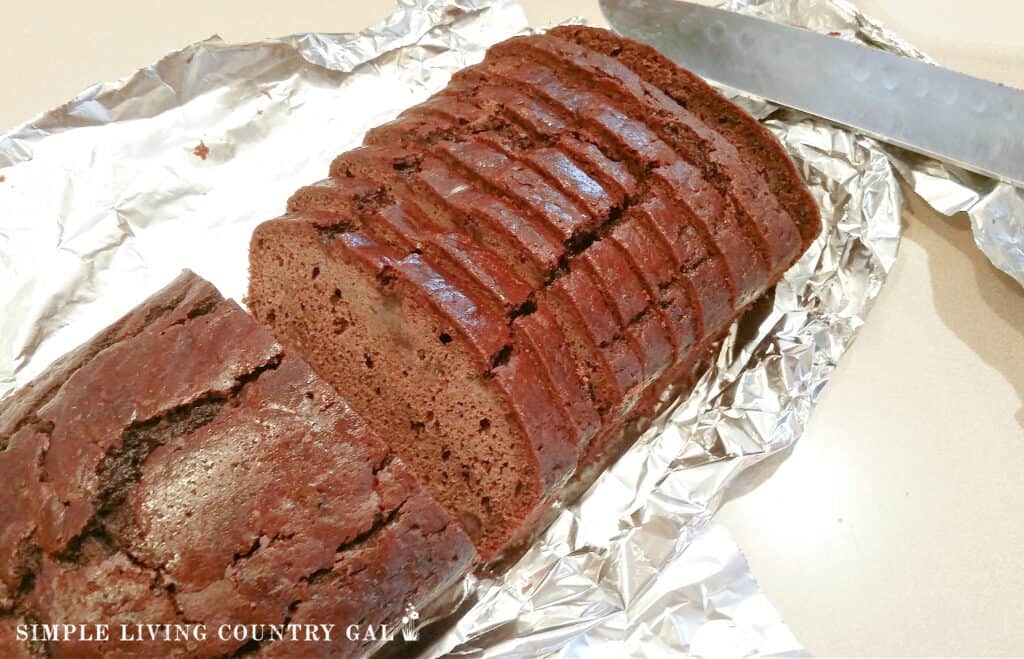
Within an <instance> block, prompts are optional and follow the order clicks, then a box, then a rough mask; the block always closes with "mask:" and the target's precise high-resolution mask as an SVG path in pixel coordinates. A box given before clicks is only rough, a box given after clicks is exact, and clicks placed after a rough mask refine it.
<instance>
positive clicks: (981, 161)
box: [600, 0, 1024, 186]
mask: <svg viewBox="0 0 1024 659" xmlns="http://www.w3.org/2000/svg"><path fill="white" fill-rule="evenodd" d="M600 4H601V10H602V12H603V13H604V15H605V18H607V19H608V22H609V23H610V24H611V26H612V27H613V28H614V29H615V30H616V31H618V32H619V33H621V34H622V35H624V36H626V37H629V38H632V39H636V40H637V41H642V42H645V43H647V44H650V45H652V46H654V47H655V48H657V49H658V50H660V51H661V52H662V53H664V54H665V55H666V56H668V57H670V58H671V59H673V60H674V61H676V62H677V63H678V64H679V65H680V66H683V67H685V68H687V69H690V70H691V71H693V72H695V73H697V74H698V75H700V76H702V77H704V78H708V79H710V80H713V81H715V82H718V83H721V84H724V85H728V86H730V87H733V88H735V89H738V90H740V91H742V92H747V93H751V94H755V95H757V96H760V97H762V98H764V99H766V100H768V101H771V102H773V103H776V104H778V105H785V106H788V107H792V108H796V109H798V110H801V111H803V112H806V113H808V114H813V115H817V116H820V117H823V118H826V119H829V120H831V121H834V122H836V123H839V124H842V125H844V126H847V127H849V128H852V129H854V130H857V131H861V132H863V133H865V134H868V135H870V136H872V137H875V138H878V139H880V140H882V141H885V142H888V143H891V144H895V145H898V146H901V147H903V148H906V149H909V150H911V151H915V152H918V153H922V154H925V155H927V156H931V157H934V158H938V159H940V160H944V161H946V162H950V163H953V164H956V165H960V166H961V167H964V168H966V169H969V170H972V171H975V172H979V173H982V174H986V175H988V176H993V177H996V178H999V179H1002V180H1004V181H1007V182H1009V183H1013V184H1015V185H1019V186H1024V92H1021V91H1018V90H1016V89H1012V88H1010V87H1007V86H1005V85H999V84H996V83H993V82H988V81H987V80H981V79H979V78H974V77H971V76H968V75H965V74H962V73H957V72H955V71H950V70H949V69H945V68H942V67H939V66H935V65H933V64H928V63H925V62H920V61H917V60H914V59H911V58H908V57H901V56H899V55H894V54H892V53H888V52H885V51H882V50H878V49H876V48H870V47H867V46H861V45H859V44H855V43H851V42H848V41H844V40H842V39H836V38H834V37H831V36H828V35H824V34H820V33H817V32H812V31H810V30H805V29H801V28H796V27H791V26H788V25H782V24H780V23H774V22H771V21H767V20H763V19H760V18H754V17H750V16H744V15H742V14H737V13H735V12H731V11H725V10H722V9H717V8H713V7H704V6H701V5H696V4H693V3H690V2H680V1H679V0H600Z"/></svg>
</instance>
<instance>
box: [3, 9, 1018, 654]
mask: <svg viewBox="0 0 1024 659" xmlns="http://www.w3.org/2000/svg"><path fill="white" fill-rule="evenodd" d="M523 4H524V5H525V6H526V8H527V12H528V14H529V15H530V18H531V20H532V22H533V23H534V24H537V25H540V24H544V23H546V22H551V21H556V20H560V19H562V18H565V17H567V16H570V15H580V16H584V17H587V18H589V19H590V20H591V21H593V22H595V23H600V22H601V19H600V15H599V12H598V9H597V1H596V0H572V1H569V2H552V1H551V0H523ZM856 4H858V5H859V6H860V7H862V8H863V9H864V10H865V11H866V12H867V13H868V14H869V15H872V16H874V17H875V18H877V19H879V20H881V21H883V22H884V23H886V24H887V25H888V27H890V28H891V29H893V30H894V31H896V32H898V33H899V34H900V35H902V36H903V37H904V38H906V39H908V40H909V41H911V42H912V43H914V44H915V45H917V46H918V47H920V48H921V49H923V50H924V51H926V52H928V53H930V54H931V55H932V56H933V57H935V58H936V59H937V60H938V61H939V62H940V63H942V64H945V65H947V66H950V67H952V68H956V69H960V70H963V71H965V72H968V73H973V74H975V75H979V76H983V77H987V78H990V79H993V80H998V81H1001V82H1005V83H1008V84H1011V85H1015V86H1018V87H1024V41H1022V39H1021V36H1020V27H1021V25H1024V4H1022V3H1020V2H1019V0H974V1H973V2H969V3H963V2H954V1H953V0H859V1H858V2H856ZM68 6H69V5H65V4H64V3H39V2H7V3H4V7H3V8H2V9H0V21H2V24H3V27H4V29H3V32H4V39H3V46H2V48H3V54H2V56H0V89H3V90H4V94H3V97H4V100H3V102H2V103H0V128H3V127H12V126H14V125H15V124H17V123H20V122H21V121H23V120H25V119H28V118H29V117H31V116H32V115H34V114H36V113H38V112H40V111H43V110H46V109H49V108H50V107H52V106H54V105H56V104H59V103H61V102H63V101H65V100H67V99H68V98H70V97H72V96H73V95H74V94H75V93H77V92H78V91H80V90H81V89H83V88H84V87H86V86H87V85H89V84H91V83H93V82H96V81H100V80H113V79H116V78H119V77H121V76H123V75H125V74H128V73H130V72H132V71H133V70H135V69H137V68H139V67H141V66H144V65H146V64H148V63H150V62H152V61H154V60H155V59H157V58H158V57H159V56H160V55H162V54H163V53H165V52H167V51H169V50H174V49H177V48H179V47H181V46H183V45H185V44H187V43H190V42H192V41H196V40H199V39H202V38H205V37H207V36H209V35H211V34H214V33H218V34H220V35H221V36H223V37H224V38H225V39H228V40H232V41H242V40H250V39H258V38H261V37H265V36H276V35H281V34H287V33H292V32H298V31H324V32H342V31H353V30H358V29H360V28H362V27H363V26H365V25H367V24H369V23H371V22H373V21H376V20H378V19H380V18H382V17H383V16H385V15H386V14H388V13H390V11H391V10H392V7H393V5H392V2H391V0H362V1H360V2H337V0H293V1H292V2H288V3H275V4H266V5H262V6H260V5H254V4H253V3H251V2H243V1H242V0H217V1H216V2H208V1H202V0H176V2H174V3H167V4H164V5H162V7H161V8H160V9H154V7H155V5H153V4H152V3H140V2H131V1H129V0H107V1H106V2H102V3H89V4H87V5H86V4H78V5H75V6H76V7H77V9H76V10H74V11H68V9H67V7H68ZM0 221H2V218H0ZM904 228H905V237H904V241H903V244H902V247H901V251H900V257H899V259H898V261H897V263H896V266H895V268H894V270H893V272H892V275H891V277H890V279H889V282H888V283H887V284H886V286H885V287H884V288H883V290H882V293H881V296H880V297H879V299H878V302H877V305H876V307H875V310H874V311H873V312H872V313H871V316H870V318H869V321H868V323H867V325H866V326H865V327H864V328H863V329H862V331H861V333H860V336H859V337H858V339H857V341H856V343H855V344H854V346H853V347H852V348H851V350H850V351H849V353H848V354H847V356H846V357H844V359H843V360H842V362H841V364H840V366H839V368H838V370H837V372H836V373H835V377H834V379H833V381H832V383H831V384H830V385H829V387H828V390H827V392H826V394H825V397H824V400H823V401H822V403H821V405H820V407H819V408H818V409H817V410H816V412H815V414H814V417H813V419H812V422H811V424H810V427H809V428H808V430H807V433H806V434H805V436H804V437H803V439H801V441H800V443H799V444H798V445H797V447H796V448H795V450H794V451H793V453H792V455H791V456H790V457H789V459H788V460H786V461H785V462H783V463H782V465H781V466H779V468H778V469H777V470H776V471H775V472H774V473H773V474H770V476H769V477H767V478H766V479H765V480H764V482H762V483H761V484H760V485H759V486H758V487H757V488H756V489H754V490H753V491H751V492H748V493H746V494H744V495H743V496H741V497H738V498H736V499H734V500H732V501H731V502H729V503H728V504H727V505H726V506H725V508H724V509H723V511H722V513H721V514H720V516H719V519H720V520H721V521H723V522H724V523H725V524H726V526H727V527H728V528H729V529H730V531H731V532H732V533H733V535H734V537H735V538H736V540H737V542H738V543H739V544H740V546H741V547H742V548H743V550H744V551H745V553H746V555H747V557H748V559H749V560H750V564H751V566H752V568H753V571H754V574H755V575H756V576H757V578H758V580H759V581H760V583H761V585H762V587H763V589H764V591H765V592H766V594H767V595H768V597H769V598H770V599H771V601H772V602H774V604H775V605H776V606H777V607H778V609H779V610H780V611H781V612H782V615H783V616H784V618H785V619H786V621H787V622H788V623H789V625H790V627H791V628H792V630H793V632H794V633H795V634H796V636H797V637H798V638H799V639H801V640H802V641H803V642H804V643H805V644H806V646H807V648H808V649H809V650H810V651H812V652H814V653H816V654H820V655H908V654H909V655H922V654H924V655H965V654H970V655H986V654H1004V655H1005V654H1024V568H1022V565H1021V557H1020V554H1021V548H1022V547H1024V505H1022V501H1024V403H1022V400H1024V288H1021V287H1020V286H1018V285H1017V284H1016V283H1014V282H1013V281H1012V280H1011V279H1010V278H1009V277H1007V276H1005V275H1002V274H1000V273H999V272H997V271H996V270H995V269H994V268H993V267H992V266H991V265H990V264H989V263H988V261H987V260H986V259H985V257H984V256H983V255H982V254H981V253H980V252H979V251H978V250H977V249H976V248H975V247H974V244H973V242H972V239H971V233H970V230H969V228H968V226H967V221H966V218H964V217H956V218H953V219H951V220H950V219H944V218H941V217H939V216H937V215H935V214H934V213H931V212H929V211H928V210H927V209H925V208H924V207H923V204H922V203H921V202H920V201H919V200H916V199H911V204H910V210H909V212H907V213H906V214H905V217H904ZM765 475H766V476H768V474H767V473H766V474H765Z"/></svg>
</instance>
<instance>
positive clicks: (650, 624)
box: [0, 0, 1024, 657]
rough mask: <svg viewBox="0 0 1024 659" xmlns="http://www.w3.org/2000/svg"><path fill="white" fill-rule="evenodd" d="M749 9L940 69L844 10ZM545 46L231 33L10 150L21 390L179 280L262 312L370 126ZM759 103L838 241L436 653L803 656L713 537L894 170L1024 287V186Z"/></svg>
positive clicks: (834, 353)
mask: <svg viewBox="0 0 1024 659" xmlns="http://www.w3.org/2000/svg"><path fill="white" fill-rule="evenodd" d="M730 6H731V7H732V8H734V9H737V10H741V11H749V12H754V13H758V14H761V15H763V16H767V17H770V18H773V19H777V20H784V21H787V22H790V23H795V24H798V25H804V26H809V27H811V28H813V29H817V30H825V31H837V32H840V33H841V35H842V36H843V37H845V38H851V39H859V40H862V41H865V42H868V43H871V44H873V45H876V46H880V47H885V48H890V49H893V50H897V51H899V52H904V53H906V54H910V55H913V56H919V53H917V51H914V50H913V49H912V48H910V47H909V46H908V45H906V44H904V43H903V42H901V41H899V40H898V39H896V38H895V37H893V36H892V35H890V34H888V33H887V32H885V31H884V30H883V29H882V28H880V27H879V26H877V25H875V24H874V23H871V22H870V21H868V20H866V19H865V18H864V17H863V16H861V15H859V14H858V13H857V12H856V11H855V10H854V9H852V8H851V7H850V6H848V5H846V4H840V3H838V2H831V3H829V2H811V1H810V0H808V1H805V2H796V1H795V0H794V1H788V2H784V1H781V0H779V1H770V2H760V3H758V2H750V3H742V2H741V3H736V2H734V3H732V4H731V5H730ZM526 28H527V25H526V19H525V15H524V14H523V12H522V9H521V8H520V7H519V6H518V5H517V4H516V3H515V2H513V0H401V2H400V4H399V7H398V9H397V11H396V12H395V13H394V14H393V15H392V16H391V17H390V18H388V19H386V20H385V21H383V22H382V23H380V24H378V25H376V26H374V27H372V28H369V29H368V30H365V31H363V32H361V33H358V34H303V35H295V36H291V37H285V38H282V39H278V40H268V41H262V42H256V43H247V44H227V43H223V42H221V41H220V40H219V39H210V40H207V41H203V42H200V43H197V44H193V45H191V46H189V47H187V48H184V49H182V50H181V51H178V52H175V53H171V54H169V55H167V56H166V57H165V58H163V59H162V60H160V61H159V62H157V63H156V64H153V65H152V66H149V67H147V68H145V69H143V70H141V71H138V72H137V73H135V74H134V75H132V76H131V77H129V78H126V79H124V80H121V81H119V82H115V83H105V84H100V85H96V86H94V87H92V88H90V89H88V90H86V91H85V92H83V93H82V94H80V95H79V96H77V97H76V98H74V99H72V100H71V101H69V102H68V103H67V104H65V105H63V106H61V107H59V108H57V109H55V110H53V111H51V112H48V113H45V114H43V115H41V116H39V117H37V118H36V119H34V120H32V121H31V122H29V123H28V124H26V125H25V126H22V127H20V128H18V129H15V130H14V131H11V132H9V133H7V134H6V135H4V136H2V137H0V176H2V177H3V182H0V279H2V281H3V282H4V285H3V287H2V288H0V304H2V306H3V309H4V314H3V315H2V316H0V394H2V393H5V392H9V391H11V390H13V389H14V388H15V387H17V386H20V385H22V384H24V383H26V382H27V381H29V380H31V379H32V378H33V377H34V376H35V375H37V374H38V373H39V372H40V371H41V370H42V369H43V368H45V367H46V365H47V364H49V363H50V362H51V361H52V360H53V359H55V358H56V357H58V356H59V355H60V354H62V353H64V352H65V351H67V350H68V349H70V348H72V347H73V346H75V345H77V344H79V343H81V342H82V341H84V340H85V339H87V338H88V337H90V336H91V335H93V334H94V333H95V332H96V331H98V330H99V329H101V328H102V327H104V326H105V325H106V324H108V323H110V322H111V321H113V320H114V319H116V318H117V317H118V316H120V315H121V314H123V313H124V312H126V311H127V310H128V309H130V308H131V307H132V306H134V305H135V304H137V303H138V302H139V301H141V300H142V299H144V298H145V297H146V296H147V295H149V294H150V293H152V292H153V291H155V290H157V289H158V288H160V287H161V286H162V285H164V284H165V283H166V282H167V281H169V280H170V279H171V278H172V277H173V276H174V275H176V274H177V273H178V272H179V271H180V270H181V269H182V268H185V267H187V268H191V269H193V270H195V271H196V272H197V273H199V274H200V275H202V276H204V277H206V278H208V279H210V280H211V281H212V282H213V283H214V284H216V285H217V286H218V287H219V288H220V289H221V290H222V291H223V292H224V293H225V295H229V296H232V297H235V298H236V299H240V298H241V296H242V295H243V294H244V292H245V289H246V277H247V253H246V252H247V247H248V239H249V235H250V233H251V231H252V230H253V228H254V227H255V226H256V225H257V224H258V223H260V222H262V221H263V220H266V219H269V218H272V217H274V216H276V215H278V214H280V213H281V212H283V210H284V202H285V200H286V199H287V198H288V196H289V195H290V194H291V192H292V191H294V190H295V189H296V188H298V187H299V186H301V185H303V184H307V183H310V182H313V181H316V180H318V179H320V178H323V177H324V176H326V173H327V165H328V163H329V162H330V160H331V159H332V158H333V157H334V156H335V155H337V154H338V153H341V152H342V151H344V150H346V149H348V148H350V147H352V146H355V145H357V144H358V143H359V141H360V139H361V137H362V135H363V133H364V132H365V131H366V130H367V129H368V128H370V127H372V126H374V125H377V124H379V123H382V122H384V121H387V120H388V119H390V118H392V117H393V116H395V115H396V114H397V113H398V112H400V111H401V110H402V109H404V108H406V107H408V106H410V105H413V104H415V103H417V102H419V101H422V100H423V99H425V98H426V97H427V96H428V95H429V94H431V93H433V92H434V91H436V90H438V89H440V88H441V87H443V86H444V84H445V83H446V82H447V80H448V78H449V76H450V75H451V73H452V72H453V71H455V70H457V69H459V68H461V67H463V66H466V65H468V64H471V63H474V62H476V61H478V60H479V59H481V58H482V56H483V53H484V50H485V49H486V47H487V46H489V45H490V44H492V43H494V42H496V41H499V40H501V39H504V38H507V37H509V36H512V35H513V34H516V33H518V32H521V31H523V30H525V29H526ZM737 101H739V102H741V103H742V104H743V105H744V106H745V107H746V108H748V109H749V110H750V111H752V112H754V113H755V114H756V116H758V117H759V118H762V119H763V120H764V121H765V122H766V124H767V125H768V126H769V127H770V128H771V129H772V130H773V131H774V132H775V133H776V135H778V137H779V138H780V139H781V140H782V141H783V142H784V143H785V145H786V146H787V148H788V149H789V151H790V153H791V154H792V155H793V157H794V158H795V159H796V161H797V163H798V165H799V167H800V168H801V170H802V172H803V174H804V176H805V177H806V179H807V181H808V183H809V185H810V187H811V189H812V191H813V193H814V195H815V197H816V199H817V200H818V203H819V205H820V207H821V211H822V215H823V221H824V230H823V232H822V235H821V236H820V237H819V238H818V240H817V241H816V242H815V243H814V245H813V246H812V247H811V249H810V250H809V251H808V253H807V254H805V255H804V257H803V258H802V259H801V260H800V262H799V263H798V264H797V265H796V266H794V267H793V269H792V270H791V271H790V272H789V273H788V274H787V275H786V278H785V279H784V281H783V282H782V283H780V284H779V285H778V286H777V287H776V290H775V291H774V293H773V294H770V295H769V296H768V297H767V298H766V299H765V300H763V301H762V302H761V303H759V304H758V305H757V306H756V307H755V309H754V310H753V311H752V312H751V313H750V314H748V315H747V316H746V317H745V318H744V319H743V320H742V321H741V323H739V324H738V325H737V326H735V327H733V328H732V331H731V333H730V335H729V337H728V338H727V339H726V340H725V341H724V343H723V345H722V347H721V350H720V351H719V354H718V356H717V359H716V362H715V364H714V366H713V367H712V368H711V369H710V371H709V372H708V373H707V374H706V375H705V376H704V377H703V378H702V379H701V381H700V382H699V384H698V386H697V388H696V390H695V391H694V392H693V393H692V395H689V396H686V397H678V396H677V399H672V397H671V396H669V397H667V398H666V401H665V409H664V411H663V413H662V414H661V416H660V417H659V419H658V420H657V422H656V423H655V424H653V426H652V427H651V428H650V429H649V430H648V431H647V432H646V433H645V434H644V435H643V436H642V437H641V439H640V440H639V441H638V442H637V444H636V445H635V446H634V447H633V448H632V449H631V450H630V451H629V452H628V453H627V454H626V455H625V456H624V457H623V458H622V459H621V460H620V461H619V462H618V463H617V464H616V465H615V466H614V467H613V468H612V469H610V470H609V471H608V472H607V473H605V474H603V475H602V476H601V477H600V478H599V479H598V481H597V482H596V483H595V484H594V486H593V487H592V488H591V489H590V490H589V491H588V493H587V494H586V495H585V496H584V497H583V498H582V499H581V500H580V501H579V502H577V503H575V504H573V505H571V506H569V507H566V508H565V509H563V510H561V511H559V515H558V517H557V518H556V519H555V521H554V523H553V524H552V525H551V527H550V528H549V529H548V530H547V531H546V532H545V533H544V534H543V535H541V536H540V537H539V538H538V540H537V541H536V542H535V543H534V544H533V546H532V547H531V548H530V549H529V550H528V552H527V553H526V554H525V555H524V556H523V557H522V558H521V559H520V560H519V561H518V562H517V563H515V564H514V565H513V566H512V567H511V568H510V569H509V570H508V571H507V572H506V573H505V574H504V575H503V576H501V577H500V578H492V579H482V578H477V577H470V578H468V579H466V580H465V581H464V582H463V583H462V584H460V586H459V587H458V588H457V589H455V590H453V591H452V592H450V593H448V594H447V596H446V597H444V598H442V599H441V600H439V601H437V602H435V605H434V606H433V609H434V610H433V611H428V612H425V613H426V615H425V617H432V618H433V619H434V620H435V623H434V626H433V627H432V629H433V630H434V631H435V632H436V633H434V634H432V635H431V636H430V637H429V638H427V637H425V638H424V641H422V642H421V643H420V645H418V646H417V647H416V650H417V652H419V653H420V654H422V655H425V656H432V655H439V654H444V653H454V654H460V655H472V656H517V657H533V656H567V657H568V656H616V657H626V656H637V657H643V656H661V655H664V654H666V653H670V652H688V653H691V654H695V655H706V656H747V655H751V654H768V655H772V654H800V653H802V648H801V646H800V643H799V641H797V640H796V639H795V638H794V637H793V635H792V634H791V633H790V631H789V630H788V628H787V627H786V626H785V624H784V623H783V622H782V620H781V618H780V616H779V614H778V612H777V611H775V610H774V609H773V607H772V606H771V605H770V604H769V603H768V601H767V600H766V599H765V598H764V596H763V595H762V594H761V593H760V592H759V590H758V587H757V584H756V582H755V581H754V579H753V577H752V576H751V574H750V572H749V569H748V568H747V565H746V563H745V561H744V560H743V558H742V556H741V554H740V552H739V550H738V549H737V547H736V546H735V544H733V542H732V541H731V540H730V539H729V537H728V534H727V532H726V531H725V530H724V529H723V528H722V527H720V526H717V525H715V524H714V523H713V522H711V521H710V520H711V516H712V514H713V512H714V511H715V509H716V508H717V507H718V505H719V504H720V502H721V501H722V500H723V497H724V496H726V494H727V491H728V487H729V485H730V484H735V483H736V481H737V479H738V478H741V477H742V473H743V472H744V471H745V470H747V469H748V468H749V467H751V466H753V465H755V464H757V463H759V462H762V461H763V460H765V459H766V458H768V457H771V456H776V455H777V454H779V453H780V452H782V451H784V450H785V449H787V448H788V447H790V446H791V445H792V444H793V443H794V442H795V441H796V440H797V438H799V436H800V434H801V432H802V430H803V428H804V425H805V424H806V422H807V420H808V416H809V415H810V413H811V410H812V409H813V407H814V405H815V402H816V401H817V400H818V398H819V396H820V395H821V392H822V389H823V387H824V386H825V384H826V382H827V381H828V379H829V376H830V374H831V373H832V371H833V369H834V367H835V365H836V363H837V361H838V359H839V358H840V357H841V356H842V354H843V352H844V351H845V349H846V347H847V346H848V345H849V343H850V341H851V340H852V339H853V337H854V336H855V334H856V332H857V330H858V328H859V327H860V326H861V324H862V323H863V322H864V320H865V316H866V314H867V312H868V310H869V308H870V306H871V303H872V301H873V300H874V298H875V296H876V295H877V294H878V291H879V289H880V287H881V286H882V285H883V283H884V281H885V278H886V273H887V272H888V270H889V268H890V267H891V265H892V263H893V260H894V259H895V258H896V251H897V248H898V244H899V236H900V212H901V208H902V199H901V196H900V189H899V185H898V183H897V174H896V169H895V168H894V167H893V164H892V162H893V161H892V160H891V159H890V158H893V159H895V162H896V163H897V166H898V169H899V171H900V172H902V173H903V175H904V176H905V177H906V178H907V179H908V180H909V181H910V182H911V183H912V184H913V185H914V186H915V188H916V189H917V190H918V191H919V192H921V193H922V195H924V196H925V197H926V198H927V199H929V200H930V201H931V202H932V203H933V204H935V205H936V206H937V207H938V208H940V210H944V211H945V212H952V211H955V210H961V209H969V210H970V212H971V215H972V221H974V222H975V235H976V236H978V242H979V245H980V246H982V248H983V249H985V250H986V253H987V254H989V255H990V257H991V258H992V259H993V260H994V261H995V262H996V263H997V265H1000V267H1004V268H1007V267H1009V268H1015V270H1014V272H1016V273H1017V275H1018V277H1019V275H1020V273H1021V271H1022V268H1021V248H1020V240H1021V238H1020V235H1021V231H1020V223H1021V221H1022V219H1021V218H1022V217H1024V213H1022V211H1021V197H1020V193H1019V191H1014V190H1012V189H1009V190H1007V187H1006V186H1003V185H998V184H996V183H995V182H993V181H989V180H985V179H978V178H976V177H971V176H969V175H966V174H963V175H961V173H958V172H954V171H951V170H949V169H947V168H943V167H941V166H938V165H936V164H935V163H932V162H927V161H919V160H914V159H913V158H911V157H909V156H907V155H906V154H889V153H887V151H886V150H885V149H883V148H882V147H880V146H879V144H878V143H876V142H875V141H873V140H871V139H868V138H864V137H860V136H857V135H854V134H851V133H849V132H847V131H845V130H842V129H839V128H836V127H835V126H832V125H830V124H828V123H826V122H822V121H819V120H816V119H813V118H809V117H807V116H804V115H800V114H797V113H794V112H791V111H784V110H778V109H776V108H774V107H771V106H769V105H767V104H765V103H763V102H761V101H758V100H757V99H748V98H742V97H739V98H737ZM975 218H977V219H976V220H975ZM1015 240H1016V243H1015V242H1014V241H1015ZM140 366H142V365H140ZM747 473H748V474H750V473H752V472H747ZM408 649H411V648H408Z"/></svg>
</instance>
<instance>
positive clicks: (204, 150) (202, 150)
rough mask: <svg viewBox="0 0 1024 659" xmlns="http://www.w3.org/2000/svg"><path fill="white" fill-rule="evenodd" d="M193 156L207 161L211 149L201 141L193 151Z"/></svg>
mask: <svg viewBox="0 0 1024 659" xmlns="http://www.w3.org/2000/svg"><path fill="white" fill-rule="evenodd" d="M192 154H193V155H196V156H199V157H200V158H202V159H203V160H206V156H208V155H210V147H208V146H206V143H205V142H203V141H200V142H199V146H197V147H196V148H194V149H192Z"/></svg>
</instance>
